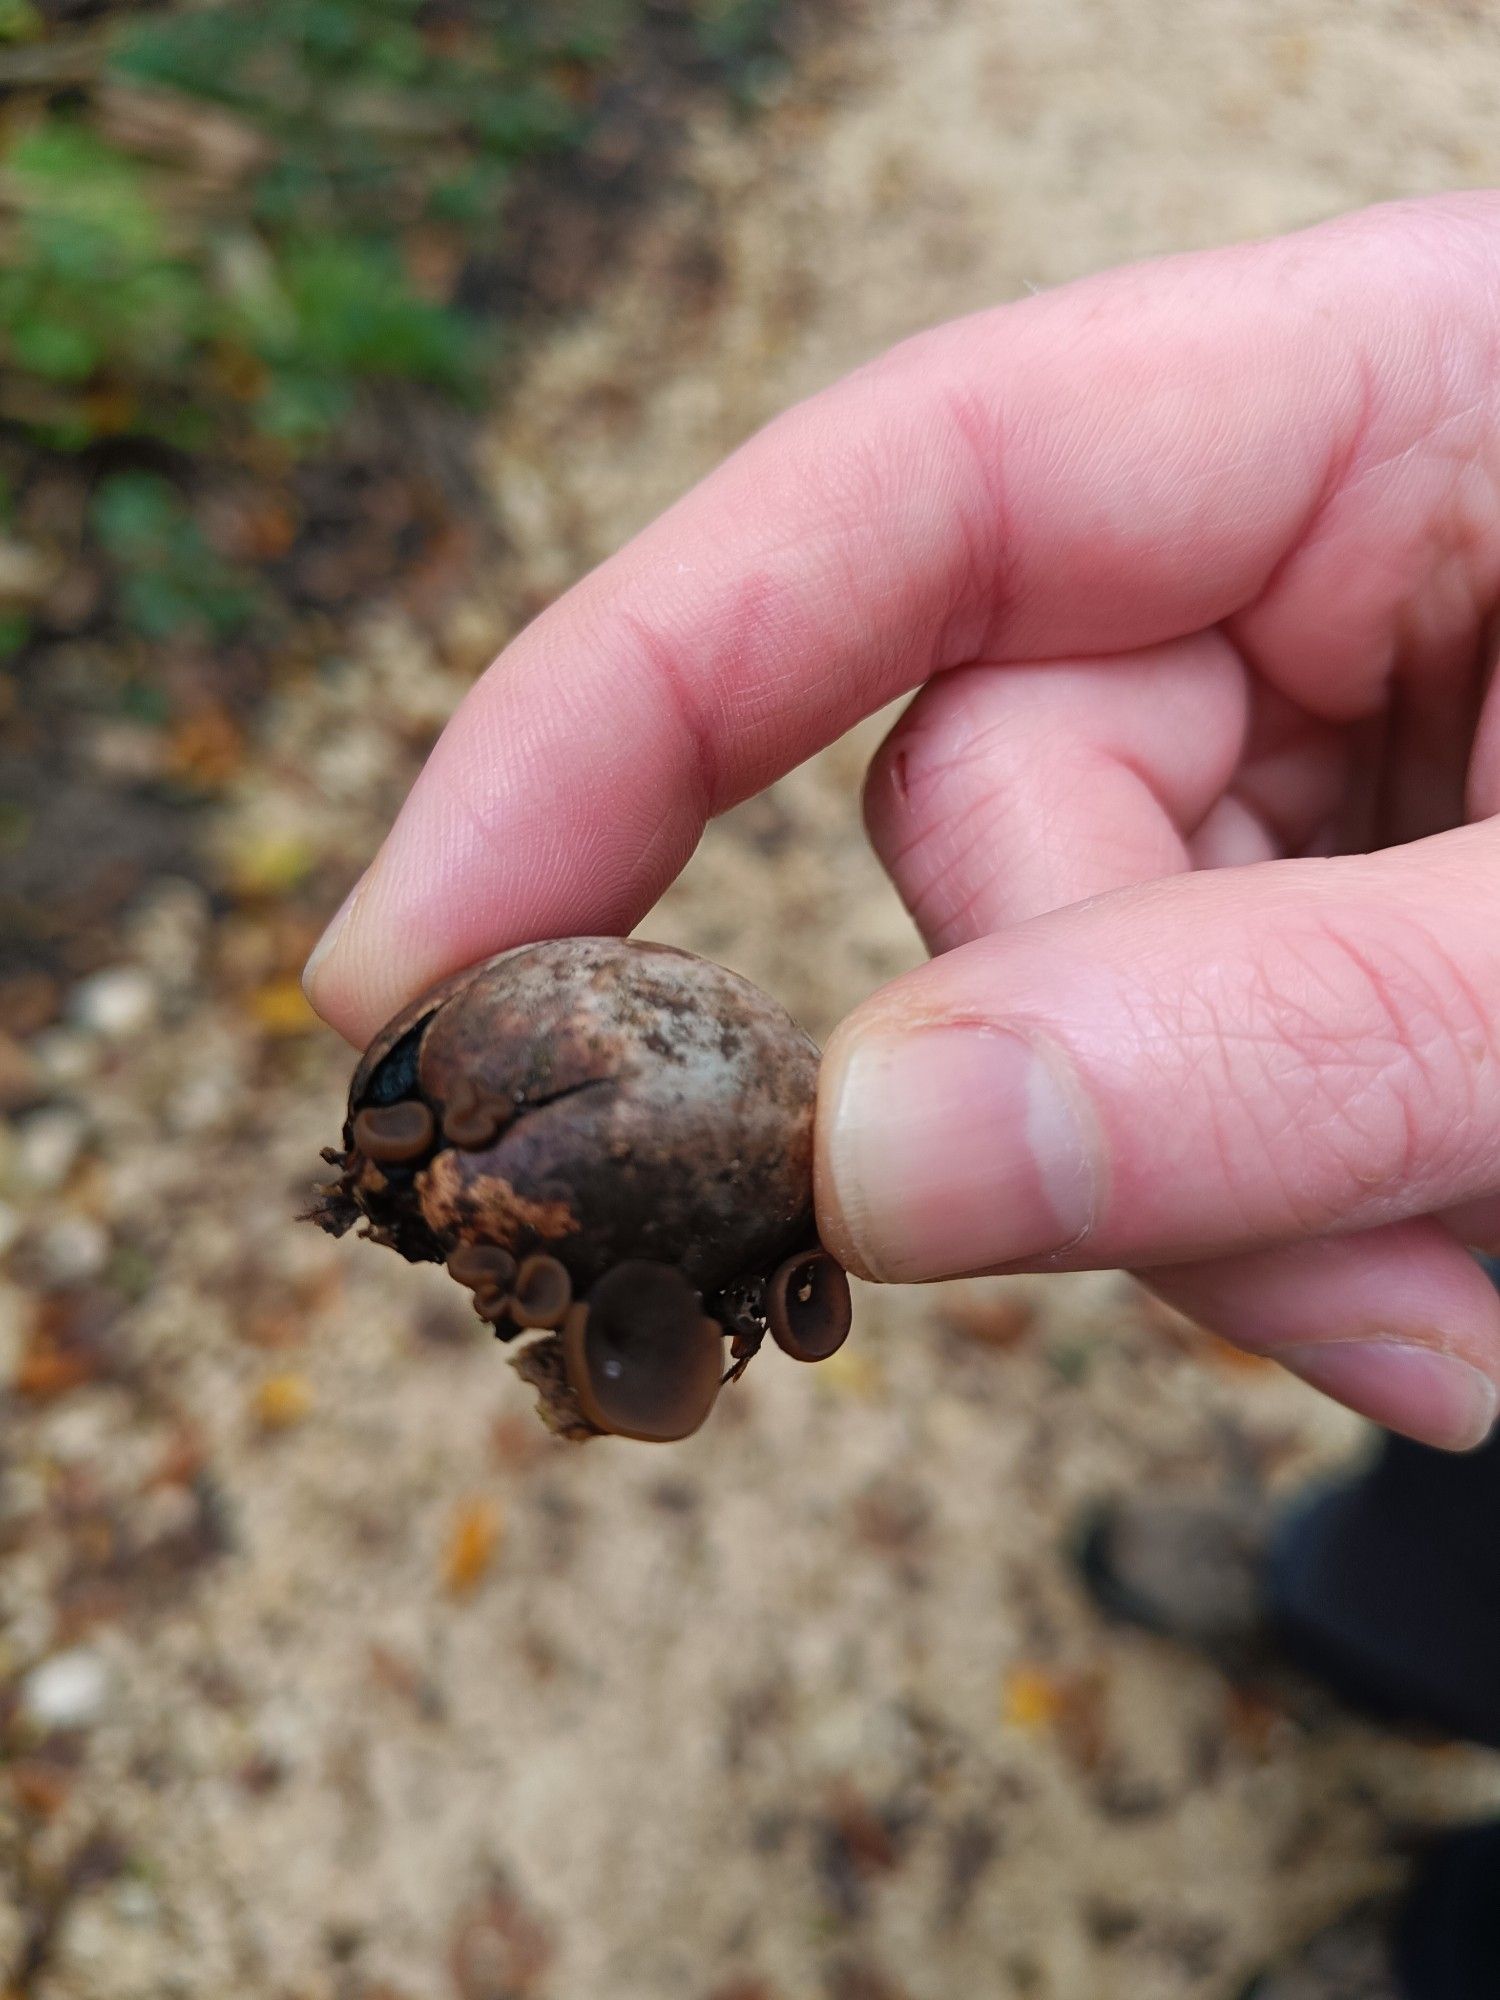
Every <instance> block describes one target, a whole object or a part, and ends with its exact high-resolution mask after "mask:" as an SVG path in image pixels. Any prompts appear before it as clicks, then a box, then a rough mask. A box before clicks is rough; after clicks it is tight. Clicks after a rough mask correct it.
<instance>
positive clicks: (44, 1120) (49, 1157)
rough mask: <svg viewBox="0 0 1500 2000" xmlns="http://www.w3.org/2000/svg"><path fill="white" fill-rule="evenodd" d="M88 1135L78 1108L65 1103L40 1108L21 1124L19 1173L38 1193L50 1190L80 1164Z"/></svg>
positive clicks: (17, 1164) (18, 1149) (18, 1141)
mask: <svg viewBox="0 0 1500 2000" xmlns="http://www.w3.org/2000/svg"><path fill="white" fill-rule="evenodd" d="M87 1135H88V1127H87V1125H86V1124H85V1122H84V1118H83V1114H82V1113H81V1112H79V1111H74V1110H71V1109H70V1108H69V1107H68V1106H66V1105H58V1106H56V1107H55V1108H54V1109H53V1110H50V1111H38V1112H37V1113H36V1115H35V1116H34V1117H31V1118H28V1119H27V1120H26V1122H25V1123H24V1124H23V1125H22V1127H21V1131H20V1137H19V1138H18V1140H17V1142H16V1157H15V1171H16V1175H17V1177H18V1178H19V1179H20V1180H22V1181H23V1182H25V1184H26V1185H27V1186H28V1187H31V1188H35V1189H36V1191H37V1192H38V1193H39V1194H51V1193H52V1192H53V1191H54V1190H55V1189H57V1188H60V1187H61V1186H62V1184H63V1182H64V1181H65V1180H66V1179H67V1178H68V1175H69V1174H70V1173H72V1171H73V1169H74V1167H75V1166H76V1165H77V1164H78V1156H79V1154H80V1153H81V1152H82V1151H83V1145H84V1140H85V1138H86V1137H87Z"/></svg>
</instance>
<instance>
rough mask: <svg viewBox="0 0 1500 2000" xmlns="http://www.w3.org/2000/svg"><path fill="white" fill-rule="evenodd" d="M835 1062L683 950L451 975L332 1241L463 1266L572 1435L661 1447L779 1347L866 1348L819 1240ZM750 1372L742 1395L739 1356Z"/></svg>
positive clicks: (552, 1412) (386, 1031)
mask: <svg viewBox="0 0 1500 2000" xmlns="http://www.w3.org/2000/svg"><path fill="white" fill-rule="evenodd" d="M817 1074H818V1049H817V1045H816V1044H815V1043H814V1042H813V1041H811V1040H810V1039H809V1037H808V1036H807V1035H805V1034H804V1033H803V1032H802V1030H801V1029H800V1028H799V1027H798V1026H797V1025H796V1023H795V1022H794V1021H793V1020H792V1019H791V1017H790V1015H788V1014H787V1013H786V1012H785V1010H784V1009H783V1008H781V1007H780V1006H779V1005H778V1004H777V1003H776V1002H775V1001H774V1000H772V999H771V998H770V997H769V996H768V995H767V994H765V993H763V992H761V991H760V989H759V988H758V987H756V986H753V985H751V984H750V982H749V981H748V980H745V979H741V978H740V977H739V976H738V975H737V974H735V973H732V972H729V971H726V970H725V969H724V968H723V967H722V966H718V965H713V964H710V963H709V962H708V961H707V960H705V959H701V958H696V957H694V956H693V955H692V954H691V953H690V952H684V951H677V950H674V949H672V948H671V947H670V946H667V945H659V944H648V943H643V942H639V941H636V940H631V939H620V938H560V939H556V940H554V941H552V942H549V943H544V944H533V945H523V946H521V947H519V948H518V949H516V950H514V951H507V952H502V953H500V955H499V956H498V957H496V958H492V959H488V960H487V961H486V962H485V963H484V964H482V965H477V966H474V967H473V968H471V969H470V970H469V971H467V972H461V973H458V974H455V975H454V976H453V977H452V978H450V979H447V980H445V981H444V982H443V983H442V984H441V985H439V986H437V987H434V989H433V990H432V991H431V992H430V993H428V994H427V995H426V996H425V997H424V998H423V999H421V1000H418V1001H416V1002H415V1003H413V1004H412V1005H411V1006H409V1007H407V1008H405V1009H403V1011H402V1012H401V1013H399V1014H398V1015H397V1016H396V1017H395V1018H394V1020H392V1021H390V1022H388V1023H387V1025H386V1026H385V1027H384V1028H383V1029H382V1030H381V1032H380V1033H379V1034H378V1035H377V1036H376V1037H375V1039H374V1041H373V1042H372V1043H371V1044H370V1046H369V1048H368V1049H367V1050H366V1052H365V1055H364V1057H363V1059H362V1060H361V1062H360V1064H359V1066H358V1068H357V1069H356V1070H355V1073H354V1078H353V1081H352V1083H351V1085H350V1090H349V1106H348V1115H347V1118H346V1120H345V1124H344V1133H343V1149H342V1150H341V1151H331V1150H330V1151H328V1152H325V1154H324V1158H325V1159H327V1160H328V1161H329V1162H330V1163H331V1164H332V1165H334V1166H336V1167H337V1168H338V1169H339V1173H338V1178H337V1179H336V1180H334V1181H332V1182H330V1183H329V1184H328V1185H327V1186H326V1187H325V1188H324V1189H323V1190H322V1191H321V1195H320V1199H319V1201H318V1204H317V1205H316V1207H315V1208H314V1210H313V1211H312V1215H313V1219H314V1220H315V1221H317V1222H319V1223H320V1224H321V1225H322V1227H323V1228H325V1229H327V1230H329V1231H330V1232H331V1233H332V1234H333V1235H335V1236H341V1235H343V1234H344V1233H345V1231H346V1230H348V1229H350V1228H351V1227H353V1226H354V1225H355V1224H356V1223H361V1224H362V1225H363V1231H362V1233H363V1234H364V1235H366V1236H367V1237H369V1238H370V1239H371V1240H372V1241H373V1242H376V1243H382V1244H385V1245H386V1246H388V1247H389V1248H391V1249H393V1250H396V1251H398V1252H399V1253H400V1254H401V1255H402V1256H403V1257H406V1258H408V1259H409V1260H411V1261H413V1262H424V1261H425V1262H435V1263H443V1264H446V1266H447V1268H448V1270H449V1272H450V1273H451V1274H452V1275H453V1277H454V1278H456V1279H457V1280H458V1282H459V1283H460V1284H461V1285H463V1286H465V1287H466V1288H467V1289H468V1290H469V1291H470V1292H471V1293H472V1295H473V1299H474V1306H475V1310H476V1311H477V1312H478V1314H479V1316H480V1317H481V1318H482V1319H484V1320H485V1321H487V1322H488V1323H489V1324H490V1325H491V1326H493V1328H494V1330H495V1332H496V1334H497V1335H498V1336H499V1337H500V1338H501V1339H502V1340H507V1341H509V1340H515V1339H517V1338H518V1337H519V1336H521V1335H522V1334H525V1333H531V1334H533V1335H539V1336H540V1337H539V1338H534V1339H533V1340H532V1341H531V1342H530V1344H529V1345H528V1346H527V1347H526V1348H525V1349H524V1350H523V1351H522V1352H521V1353H520V1354H519V1355H518V1356H517V1359H516V1365H517V1367H518V1369H519V1370H520V1372H521V1373H522V1375H523V1376H524V1377H525V1379H526V1380H528V1381H529V1382H531V1383H532V1384H533V1385H534V1386H535V1387H536V1388H537V1389H538V1392H539V1399H540V1410H541V1414H542V1416H543V1419H544V1421H546V1422H547V1423H548V1424H549V1425H550V1426H551V1428H552V1429H554V1430H556V1431H558V1432H560V1433H561V1434H562V1435H564V1436H568V1437H579V1438H582V1437H591V1436H596V1435H599V1434H601V1433H613V1434H616V1435H619V1436H625V1437H635V1438H645V1439H651V1440H654V1441H658V1442H660V1441H665V1440H667V1439H671V1438H678V1437H686V1436H688V1435H689V1434H690V1433H691V1432H693V1431H695V1430H697V1429H698V1428H699V1426H700V1425H701V1424H702V1423H703V1421H704V1419H705V1418H706V1417H707V1415H708V1413H709V1411H710V1409H712V1407H713V1404H714V1402H715V1400H716V1398H717V1396H718V1392H719V1389H720V1387H721V1385H722V1383H723V1382H725V1381H730V1380H735V1379H737V1378H738V1377H739V1376H740V1375H741V1374H742V1373H743V1372H744V1370H745V1367H746V1366H747V1365H748V1363H749V1361H750V1360H751V1358H752V1357H753V1356H754V1354H755V1353H756V1352H757V1351H758V1349H759V1348H760V1345H761V1343H762V1341H763V1339H764V1337H765V1335H766V1333H767V1332H768V1331H769V1332H770V1334H771V1336H772V1338H773V1340H774V1341H775V1342H776V1344H777V1345H778V1346H780V1347H781V1348H782V1349H783V1350H784V1351H785V1352H786V1353H788V1354H790V1355H792V1356H793V1357H794V1358H796V1359H798V1360H802V1361H817V1360H822V1359H825V1358H826V1357H827V1356H828V1355H830V1354H832V1353H833V1352H835V1351H836V1349H837V1348H838V1347H839V1346H840V1345H841V1344H842V1343H843V1341H844V1339H845V1337H846V1336H847V1334H848V1331H849V1325H850V1319H851V1306H850V1297H849V1282H848V1279H847V1277H846V1276H845V1274H844V1272H843V1271H842V1270H841V1269H840V1267H839V1266H838V1264H836V1263H835V1262H834V1260H833V1259H832V1258H831V1257H830V1256H829V1255H828V1254H827V1252H826V1251H825V1250H823V1248H822V1246H821V1245H820V1243H819V1242H818V1236H817V1229H816V1225H815V1222H814V1219H813V1194H812V1125H813V1102H814V1096H815V1093H816V1087H817ZM726 1339H727V1340H728V1341H729V1360H730V1363H731V1364H732V1365H730V1367H729V1369H728V1373H727V1374H726V1373H725V1355H724V1342H725V1340H726Z"/></svg>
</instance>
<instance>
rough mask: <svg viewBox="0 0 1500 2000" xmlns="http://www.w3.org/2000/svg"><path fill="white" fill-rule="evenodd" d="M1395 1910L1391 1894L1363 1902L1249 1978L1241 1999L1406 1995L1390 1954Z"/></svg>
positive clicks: (1366, 1999)
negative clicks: (1274, 1967) (1296, 1950)
mask: <svg viewBox="0 0 1500 2000" xmlns="http://www.w3.org/2000/svg"><path fill="white" fill-rule="evenodd" d="M1395 1914H1396V1906H1395V1904H1394V1903H1393V1902H1391V1901H1390V1900H1389V1899H1385V1900H1382V1901H1380V1902H1373V1903H1364V1904H1361V1905H1360V1907H1359V1908H1358V1909H1356V1910H1351V1911H1350V1913H1349V1914H1348V1915H1347V1916H1344V1917H1340V1918H1339V1920H1338V1922H1337V1923H1333V1924H1330V1925H1329V1926H1328V1928H1327V1930H1322V1931H1319V1932H1318V1934H1317V1936H1316V1937H1314V1938H1313V1939H1312V1940H1311V1941H1310V1942H1309V1943H1308V1944H1306V1945H1304V1946H1303V1948H1302V1950H1301V1951H1300V1952H1299V1953H1298V1954H1297V1955H1296V1957H1295V1958H1293V1959H1289V1960H1288V1962H1287V1963H1286V1964H1285V1965H1283V1966H1282V1967H1280V1969H1279V1970H1275V1971H1271V1972H1263V1973H1261V1974H1260V1975H1259V1977H1258V1978H1255V1979H1252V1980H1251V1982H1250V1984H1249V1985H1248V1986H1247V1987H1246V1988H1245V1989H1244V1991H1243V1993H1242V1994H1241V1996H1240V2000H1406V1996H1405V1994H1404V1991H1403V1989H1402V1987H1401V1986H1400V1985H1398V1983H1397V1979H1396V1970H1395V1964H1394V1960H1393V1957H1392V1949H1391V1936H1392V1929H1393V1925H1394V1920H1395Z"/></svg>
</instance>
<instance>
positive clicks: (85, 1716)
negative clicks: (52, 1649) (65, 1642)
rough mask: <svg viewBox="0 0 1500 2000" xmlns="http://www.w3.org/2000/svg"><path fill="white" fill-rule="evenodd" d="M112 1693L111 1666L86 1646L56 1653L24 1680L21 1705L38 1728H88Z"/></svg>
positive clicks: (30, 1720) (100, 1712)
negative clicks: (110, 1682) (110, 1681)
mask: <svg viewBox="0 0 1500 2000" xmlns="http://www.w3.org/2000/svg"><path fill="white" fill-rule="evenodd" d="M108 1693H109V1669H108V1668H107V1667H106V1666H105V1664H104V1662H103V1660H102V1659H100V1657H99V1655H98V1654H97V1653H94V1652H91V1651H90V1650H89V1649H88V1647H87V1646H75V1647H73V1648H72V1649H71V1650H70V1651H68V1652H66V1653H54V1654H53V1655H52V1658H51V1659H50V1660H43V1661H42V1663H41V1665H40V1666H37V1667H33V1668H32V1670H31V1672H30V1673H29V1674H28V1675H27V1676H26V1678H25V1679H24V1680H23V1681H22V1683H21V1708H22V1712H23V1713H24V1714H25V1716H26V1719H27V1720H28V1721H29V1722H31V1723H33V1724H34V1725H35V1726H36V1727H37V1728H38V1729H86V1728H87V1727H88V1725H89V1724H90V1723H91V1722H97V1721H98V1719H99V1717H100V1715H101V1714H102V1713H103V1710H104V1701H105V1697H106V1695H107V1694H108Z"/></svg>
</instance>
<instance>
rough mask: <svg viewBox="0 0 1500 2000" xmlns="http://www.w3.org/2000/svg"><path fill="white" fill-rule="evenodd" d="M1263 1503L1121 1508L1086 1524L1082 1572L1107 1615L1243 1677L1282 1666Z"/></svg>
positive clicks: (1243, 1497) (1144, 1503) (1247, 1498)
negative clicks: (1270, 1596) (1270, 1604)
mask: <svg viewBox="0 0 1500 2000" xmlns="http://www.w3.org/2000/svg"><path fill="white" fill-rule="evenodd" d="M1271 1527H1272V1514H1271V1509H1270V1507H1269V1505H1268V1504H1267V1502H1266V1501H1265V1499H1264V1498H1263V1497H1262V1496H1260V1495H1258V1494H1253V1493H1242V1494H1239V1495H1236V1496H1234V1497H1226V1498H1223V1499H1218V1500H1201V1501H1185V1500H1171V1499H1166V1500H1158V1499H1151V1500H1118V1501H1115V1502H1113V1503H1110V1504H1108V1505H1105V1506H1103V1507H1100V1508H1099V1509H1098V1510H1097V1511H1096V1512H1095V1513H1094V1514H1092V1515H1091V1516H1090V1517H1089V1518H1088V1519H1087V1521H1086V1522H1085V1523H1084V1526H1083V1530H1082V1533H1081V1535H1080V1538H1079V1542H1078V1549H1077V1556H1078V1566H1079V1569H1080V1570H1081V1571H1082V1573H1083V1580H1084V1583H1085V1584H1086V1586H1087V1588H1088V1591H1089V1594H1090V1596H1091V1597H1092V1598H1093V1599H1094V1602H1095V1603H1096V1604H1097V1605H1098V1606H1099V1608H1100V1609H1101V1610H1102V1611H1104V1612H1105V1613H1106V1614H1107V1615H1108V1616H1109V1617H1111V1618H1115V1619H1118V1620H1120V1621H1121V1622H1122V1623H1124V1624H1127V1625H1138V1626H1140V1627H1141V1628H1142V1629H1143V1630H1145V1631H1147V1632H1154V1633H1156V1634H1157V1636H1158V1637H1160V1638H1164V1639H1175V1640H1176V1641H1178V1643H1179V1644H1181V1645H1184V1646H1190V1647H1191V1648H1192V1649H1193V1650H1194V1651H1195V1652H1199V1653H1203V1654H1206V1655H1207V1656H1208V1658H1209V1659H1211V1660H1212V1661H1214V1663H1215V1664H1216V1665H1217V1666H1219V1667H1221V1668H1223V1669H1224V1671H1225V1672H1227V1673H1231V1674H1234V1675H1235V1676H1237V1677H1243V1676H1245V1675H1254V1676H1259V1675H1261V1674H1263V1673H1264V1672H1266V1671H1267V1670H1268V1669H1269V1668H1270V1667H1271V1666H1272V1664H1273V1662H1274V1659H1275V1635H1274V1633H1273V1630H1272V1626H1271V1621H1270V1618H1269V1615H1268V1611H1267V1605H1266V1596H1265V1573H1266V1558H1267V1551H1268V1548H1269V1545H1270V1539H1271Z"/></svg>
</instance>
